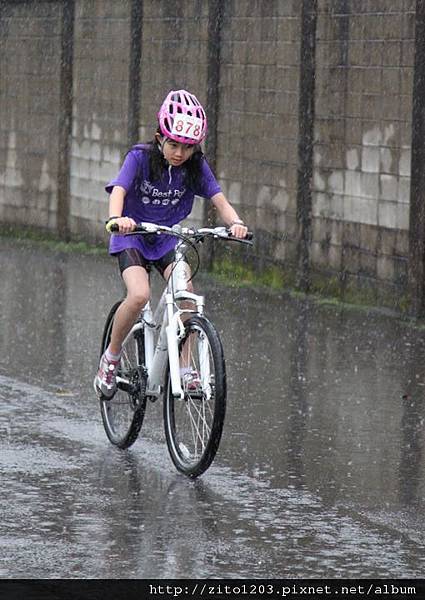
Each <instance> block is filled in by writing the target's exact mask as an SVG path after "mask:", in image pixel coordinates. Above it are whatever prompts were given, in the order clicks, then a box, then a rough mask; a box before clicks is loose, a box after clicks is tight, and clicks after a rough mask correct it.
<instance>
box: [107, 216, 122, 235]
mask: <svg viewBox="0 0 425 600" xmlns="http://www.w3.org/2000/svg"><path fill="white" fill-rule="evenodd" d="M119 230H120V228H119V225H118V223H117V222H116V221H114V220H113V219H111V220H110V221H108V222H107V223H106V231H107V232H108V233H116V232H117V231H119Z"/></svg>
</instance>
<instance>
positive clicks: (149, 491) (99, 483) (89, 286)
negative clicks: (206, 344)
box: [0, 239, 425, 578]
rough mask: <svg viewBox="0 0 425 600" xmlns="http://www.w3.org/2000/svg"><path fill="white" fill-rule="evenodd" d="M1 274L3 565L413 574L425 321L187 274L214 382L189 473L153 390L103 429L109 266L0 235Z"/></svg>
mask: <svg viewBox="0 0 425 600" xmlns="http://www.w3.org/2000/svg"><path fill="white" fill-rule="evenodd" d="M0 274H1V288H0V310H1V321H0V399H1V402H0V473H1V481H2V485H1V488H0V505H1V507H2V508H1V516H2V518H1V520H0V577H2V578H20V577H26V578H74V577H75V578H76V577H79V578H175V577H188V578H192V577H193V578H204V577H212V578H215V577H219V578H222V577H223V578H224V577H232V578H233V577H235V578H236V577H238V578H247V577H267V578H268V577H277V578H292V577H293V578H308V577H310V578H315V577H324V578H338V577H352V578H369V577H370V578H372V577H373V578H387V577H388V578H390V577H409V578H419V577H422V576H423V573H424V571H425V553H424V546H425V525H424V496H425V487H424V481H425V469H424V456H423V447H424V392H425V367H424V365H425V360H424V358H425V344H424V339H425V331H423V330H422V331H421V330H417V329H414V328H413V327H411V326H409V325H408V324H405V323H401V322H399V321H397V320H395V319H394V318H392V317H391V316H388V315H377V314H371V313H368V312H367V311H365V310H362V311H352V310H348V311H347V310H341V309H340V308H336V307H333V306H327V307H326V306H317V305H314V304H313V303H311V302H310V301H305V300H299V299H298V300H295V299H291V298H289V297H287V296H282V295H279V294H276V293H272V294H267V293H266V292H264V291H262V292H259V291H255V290H240V289H237V288H225V287H222V286H219V285H217V284H215V283H214V282H213V281H212V280H209V279H207V278H204V279H201V280H200V281H199V282H198V286H197V287H198V289H201V290H202V291H203V292H205V294H206V296H207V305H208V314H209V315H210V317H212V318H213V320H214V321H215V323H216V325H217V326H218V329H219V331H220V332H221V335H222V339H223V343H224V347H225V352H226V359H227V368H228V375H229V394H228V412H227V418H226V424H225V430H224V436H223V440H222V444H221V447H220V450H219V453H218V455H217V458H216V460H215V462H214V464H213V466H212V467H211V468H210V469H209V470H208V471H207V472H206V473H205V474H204V475H203V476H202V477H201V478H200V479H198V480H196V481H191V480H188V479H186V478H185V477H184V476H182V475H179V474H178V473H177V472H176V471H175V469H174V467H173V465H172V463H171V460H170V459H169V457H168V454H167V450H166V445H165V440H164V434H163V428H162V406H161V405H160V403H159V402H157V403H156V404H150V405H149V406H148V409H147V416H146V418H145V423H144V425H143V428H142V433H141V436H140V439H139V440H138V441H137V442H136V444H135V445H134V446H133V447H132V448H131V449H130V450H127V451H119V450H116V449H115V448H113V447H112V446H111V445H110V444H109V442H108V441H107V438H106V435H105V434H104V431H103V428H102V424H101V419H100V413H99V410H98V406H97V403H96V400H95V398H94V395H93V392H92V378H93V374H94V371H95V368H96V363H97V356H98V349H99V343H100V335H101V330H102V325H103V320H104V318H105V316H106V314H107V312H108V309H109V307H110V305H111V304H112V303H113V302H114V301H115V300H116V299H117V298H119V297H120V296H121V285H120V282H119V278H118V276H117V273H116V268H115V264H114V262H113V261H112V260H111V259H108V258H106V257H96V256H81V255H65V254H60V253H55V252H52V251H50V250H46V249H43V248H41V247H40V246H37V245H28V244H27V245H21V244H15V243H14V242H12V241H11V240H5V239H4V240H0Z"/></svg>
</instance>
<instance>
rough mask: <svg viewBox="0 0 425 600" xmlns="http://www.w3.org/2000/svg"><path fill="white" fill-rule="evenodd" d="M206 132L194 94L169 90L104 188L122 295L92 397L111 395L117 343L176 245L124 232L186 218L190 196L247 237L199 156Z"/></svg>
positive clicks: (118, 350) (165, 272)
mask: <svg viewBox="0 0 425 600" xmlns="http://www.w3.org/2000/svg"><path fill="white" fill-rule="evenodd" d="M206 132H207V118H206V115H205V112H204V109H203V108H202V106H201V104H200V103H199V101H198V99H197V98H196V96H194V95H193V94H191V93H189V92H187V91H185V90H178V91H171V92H170V93H169V94H168V95H167V97H166V98H165V100H164V102H163V103H162V105H161V108H160V110H159V112H158V129H157V132H156V134H155V137H154V139H153V140H152V141H151V142H150V143H148V144H138V145H136V146H133V148H132V149H131V150H130V151H129V152H128V154H127V156H126V158H125V160H124V163H123V165H122V167H121V170H120V172H119V173H118V176H117V177H116V178H115V179H114V180H112V181H111V182H110V183H109V184H108V185H107V186H106V191H107V192H109V193H110V200H109V219H108V222H109V221H111V220H113V221H114V222H115V223H116V224H117V225H118V227H119V233H118V234H115V235H113V236H112V237H111V241H110V246H109V252H110V254H112V255H114V256H117V258H118V263H119V268H120V271H121V275H122V278H123V281H124V284H125V286H126V289H127V295H126V298H125V300H124V301H123V302H122V303H121V305H120V307H119V308H118V310H117V312H116V314H115V318H114V324H113V328H112V333H111V341H110V344H109V346H108V348H107V350H106V351H105V353H104V354H103V356H102V358H101V360H100V365H99V370H98V373H97V375H96V377H95V379H94V387H95V390H96V392H97V393H98V394H100V395H101V396H104V397H105V398H111V397H112V396H113V395H114V393H115V391H116V382H115V376H116V371H117V368H118V365H119V361H120V356H121V346H122V343H123V341H124V339H125V337H126V335H127V334H128V332H129V331H130V329H131V328H132V326H133V325H134V323H135V321H136V319H137V318H138V316H139V314H140V312H141V310H142V309H143V307H144V306H145V304H146V303H147V301H148V300H149V297H150V286H149V271H150V269H151V267H152V266H153V267H155V268H156V269H157V270H158V271H159V272H160V273H161V275H162V276H163V277H164V278H165V279H166V280H167V279H168V277H169V276H170V274H171V270H172V266H173V262H174V247H175V245H176V243H177V240H176V239H175V238H173V237H170V236H156V235H154V236H153V237H152V238H151V239H149V237H147V236H137V235H133V236H125V235H123V234H126V233H130V232H131V231H133V230H134V228H135V226H136V224H137V223H138V222H142V221H143V222H148V223H157V224H159V225H167V226H172V225H175V224H177V223H180V222H181V221H183V219H185V218H186V217H187V216H188V215H189V214H190V212H191V210H192V206H193V201H194V197H195V195H199V196H203V197H204V198H208V199H209V200H211V202H212V204H213V206H214V207H215V208H216V209H217V212H218V215H219V217H220V218H221V219H222V221H223V222H224V223H225V225H227V227H228V228H229V230H230V231H231V233H232V235H233V236H235V237H237V238H244V237H245V236H246V234H247V231H248V229H247V227H246V226H245V225H244V223H243V221H242V220H241V219H240V218H239V216H238V214H237V213H236V211H235V210H234V208H233V207H232V206H231V205H230V203H229V201H228V200H227V199H226V197H225V196H224V194H223V193H222V191H221V188H220V186H219V184H218V183H217V180H216V179H215V177H214V175H213V173H212V171H211V169H210V167H209V165H208V163H207V161H206V159H205V157H204V155H203V153H202V151H201V148H200V143H201V142H202V141H203V140H204V139H205V136H206ZM188 289H190V284H189V288H188ZM183 370H184V369H183ZM182 376H185V377H186V376H187V377H191V376H192V374H191V373H190V372H187V373H182ZM189 383H190V382H189Z"/></svg>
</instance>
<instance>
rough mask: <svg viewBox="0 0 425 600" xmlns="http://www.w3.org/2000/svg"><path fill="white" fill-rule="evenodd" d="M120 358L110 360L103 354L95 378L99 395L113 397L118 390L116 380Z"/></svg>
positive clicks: (96, 390) (95, 385)
mask: <svg viewBox="0 0 425 600" xmlns="http://www.w3.org/2000/svg"><path fill="white" fill-rule="evenodd" d="M119 364H120V361H119V360H108V359H107V358H106V356H105V354H103V356H102V358H101V359H100V363H99V371H98V372H97V375H96V377H95V378H94V382H93V384H94V389H95V392H96V393H97V394H98V395H99V396H104V397H105V398H112V396H113V395H114V394H115V392H116V391H117V382H116V380H115V378H116V375H117V370H118V365H119Z"/></svg>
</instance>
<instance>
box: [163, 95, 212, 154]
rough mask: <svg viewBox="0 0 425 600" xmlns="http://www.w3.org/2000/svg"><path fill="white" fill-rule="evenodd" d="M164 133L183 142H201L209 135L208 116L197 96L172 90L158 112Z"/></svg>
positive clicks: (176, 140)
mask: <svg viewBox="0 0 425 600" xmlns="http://www.w3.org/2000/svg"><path fill="white" fill-rule="evenodd" d="M158 121H159V129H160V130H161V133H162V135H164V136H165V137H167V138H170V139H171V140H174V141H175V142H180V143H182V144H200V143H201V142H202V140H203V139H204V138H205V136H206V135H207V117H206V115H205V111H204V109H203V108H202V105H201V104H200V102H199V100H198V99H197V97H196V96H194V95H193V94H191V93H190V92H187V91H186V90H177V91H171V92H170V93H169V94H168V95H167V97H166V98H165V100H164V102H163V103H162V106H161V108H160V109H159V112H158Z"/></svg>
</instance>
